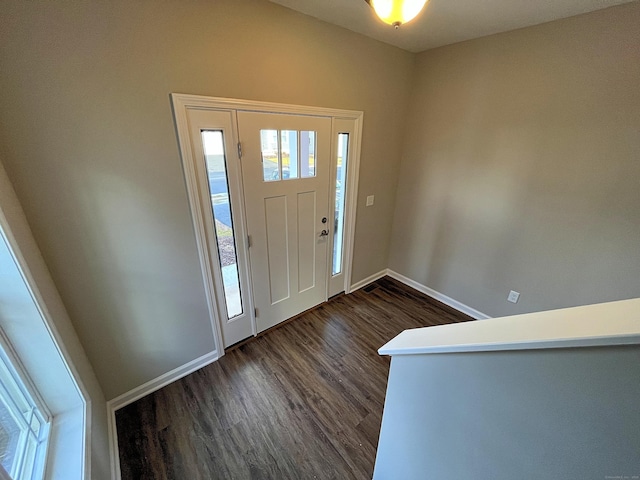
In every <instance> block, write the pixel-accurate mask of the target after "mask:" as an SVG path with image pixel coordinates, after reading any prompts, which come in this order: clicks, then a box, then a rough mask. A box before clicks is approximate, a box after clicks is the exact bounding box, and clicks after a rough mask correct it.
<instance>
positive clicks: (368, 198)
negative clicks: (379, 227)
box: [367, 195, 374, 207]
mask: <svg viewBox="0 0 640 480" xmlns="http://www.w3.org/2000/svg"><path fill="white" fill-rule="evenodd" d="M373 200H374V196H373V195H369V196H368V197H367V207H370V206H371V205H373Z"/></svg>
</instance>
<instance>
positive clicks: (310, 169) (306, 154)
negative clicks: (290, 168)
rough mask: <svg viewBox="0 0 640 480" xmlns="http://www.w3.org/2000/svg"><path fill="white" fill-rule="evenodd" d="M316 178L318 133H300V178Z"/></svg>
mask: <svg viewBox="0 0 640 480" xmlns="http://www.w3.org/2000/svg"><path fill="white" fill-rule="evenodd" d="M315 176H316V132H306V131H302V132H300V177H301V178H308V177H315Z"/></svg>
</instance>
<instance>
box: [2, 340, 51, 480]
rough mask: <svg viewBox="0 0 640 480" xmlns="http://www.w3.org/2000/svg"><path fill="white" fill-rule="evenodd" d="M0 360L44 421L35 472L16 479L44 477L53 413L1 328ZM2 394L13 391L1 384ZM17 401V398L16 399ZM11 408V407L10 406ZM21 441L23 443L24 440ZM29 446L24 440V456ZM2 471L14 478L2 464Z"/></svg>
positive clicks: (3, 473) (34, 412) (20, 465)
mask: <svg viewBox="0 0 640 480" xmlns="http://www.w3.org/2000/svg"><path fill="white" fill-rule="evenodd" d="M0 362H2V363H3V364H4V365H5V366H6V367H7V370H9V375H10V377H11V381H13V383H14V384H15V386H16V387H17V389H18V390H20V392H21V394H22V395H23V396H24V399H25V400H26V401H27V403H28V404H29V405H30V407H31V408H32V409H33V411H32V415H33V414H37V415H38V416H39V417H40V419H41V422H42V427H41V430H40V433H39V438H38V446H37V447H36V453H35V458H34V461H33V465H34V468H33V473H32V475H31V477H21V476H18V477H16V480H18V479H20V480H35V479H41V478H43V477H44V472H45V461H46V458H47V451H48V446H49V432H50V428H51V418H52V417H51V413H50V412H49V409H48V408H47V406H46V404H45V403H44V401H43V400H42V397H41V396H40V394H39V393H38V390H37V389H36V387H35V386H34V384H33V382H32V380H31V378H30V377H29V375H28V374H27V372H26V370H25V369H24V367H23V365H22V362H20V359H19V358H18V356H17V354H16V353H15V350H14V349H13V347H12V346H11V342H10V341H9V339H8V338H7V337H6V335H5V333H4V331H3V330H2V329H1V328H0ZM0 396H6V397H9V398H11V397H12V395H11V393H10V392H9V391H8V390H7V389H6V387H5V386H4V385H0ZM12 400H13V399H12ZM14 401H15V400H14ZM9 408H10V407H9ZM18 415H20V416H22V417H23V419H24V421H25V422H26V423H27V425H29V424H30V420H29V419H27V418H25V417H24V415H23V414H18ZM27 429H29V427H28V426H27ZM29 433H30V432H29V431H25V432H24V433H23V434H26V435H29ZM20 443H23V442H22V441H21V442H20ZM26 448H27V443H26V442H24V446H23V449H22V450H23V451H22V452H21V455H23V456H24V454H25V451H26ZM19 468H20V469H22V464H19ZM0 473H2V475H4V476H5V477H6V478H8V479H9V480H11V479H13V477H11V475H10V473H9V472H6V471H5V470H4V468H3V467H2V466H0Z"/></svg>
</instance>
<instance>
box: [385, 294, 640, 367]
mask: <svg viewBox="0 0 640 480" xmlns="http://www.w3.org/2000/svg"><path fill="white" fill-rule="evenodd" d="M633 344H640V298H634V299H631V300H622V301H618V302H609V303H598V304H595V305H586V306H582V307H573V308H563V309H560V310H549V311H545V312H535V313H527V314H524V315H513V316H510V317H500V318H491V319H487V320H478V321H470V322H463V323H454V324H449V325H437V326H433V327H424V328H415V329H411V330H405V331H404V332H402V333H400V334H399V335H398V336H396V337H395V338H394V339H392V340H391V341H389V342H387V343H386V344H385V345H384V346H382V347H381V348H380V349H379V350H378V353H379V354H380V355H417V354H434V353H455V352H489V351H500V350H527V349H542V348H571V347H596V346H612V345H633Z"/></svg>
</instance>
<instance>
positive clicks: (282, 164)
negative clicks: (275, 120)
mask: <svg viewBox="0 0 640 480" xmlns="http://www.w3.org/2000/svg"><path fill="white" fill-rule="evenodd" d="M260 146H261V150H262V172H263V180H264V181H265V182H277V181H281V180H292V179H296V178H310V177H315V176H316V132H314V131H304V130H302V131H298V130H260Z"/></svg>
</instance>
